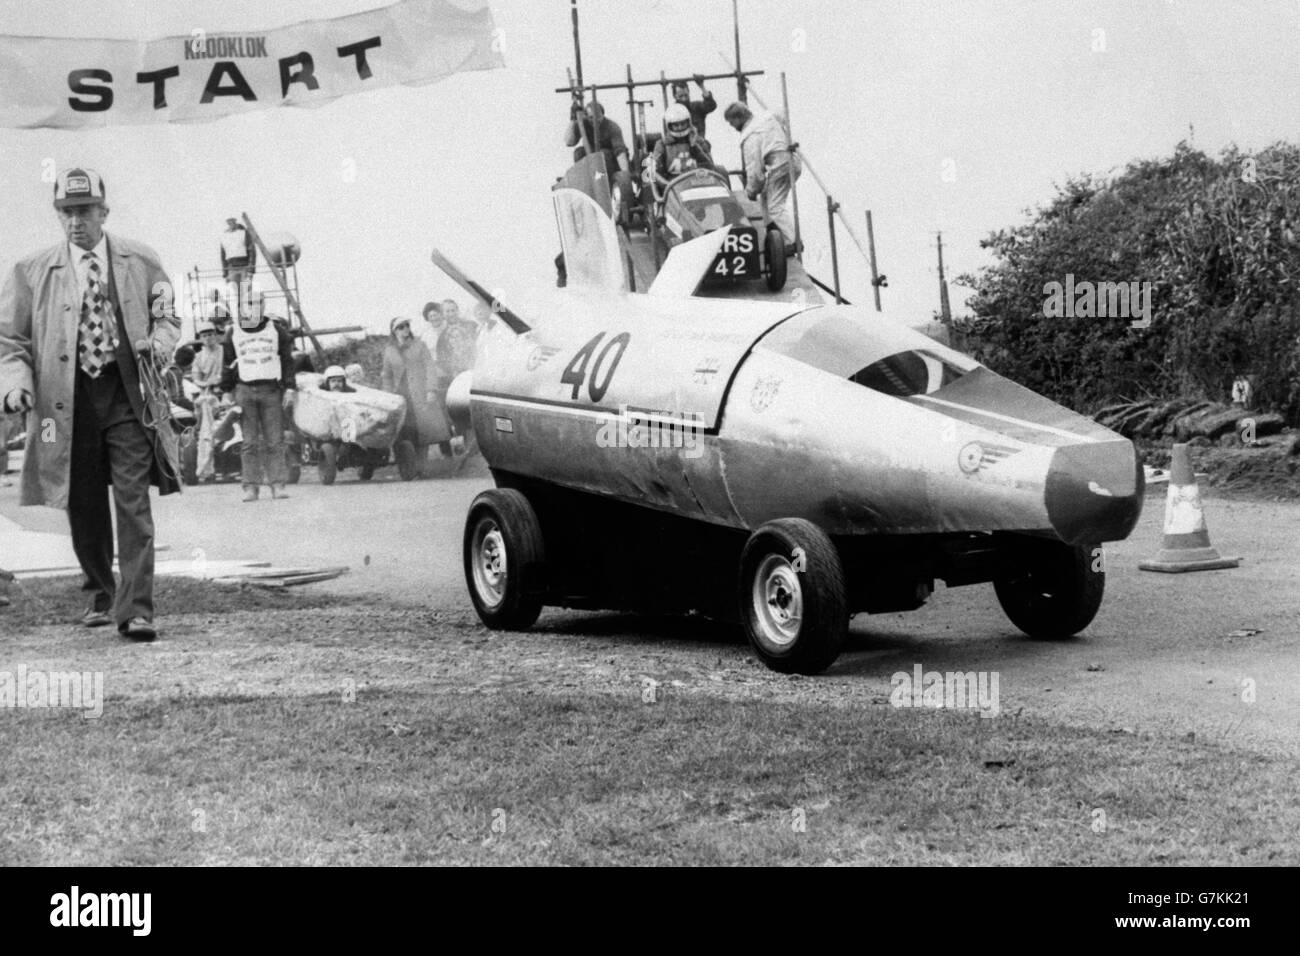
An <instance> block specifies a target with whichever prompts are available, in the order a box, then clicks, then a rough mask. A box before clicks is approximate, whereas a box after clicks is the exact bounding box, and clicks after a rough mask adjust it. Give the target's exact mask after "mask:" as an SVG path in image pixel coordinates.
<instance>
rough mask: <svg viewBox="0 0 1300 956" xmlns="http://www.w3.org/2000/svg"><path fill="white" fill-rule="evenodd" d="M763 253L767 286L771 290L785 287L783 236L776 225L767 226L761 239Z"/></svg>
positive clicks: (778, 290)
mask: <svg viewBox="0 0 1300 956" xmlns="http://www.w3.org/2000/svg"><path fill="white" fill-rule="evenodd" d="M763 255H764V256H765V257H766V259H767V287H768V289H770V290H771V291H773V292H780V291H781V290H782V289H784V288H785V277H786V263H785V236H783V235H781V230H780V229H778V228H777V227H776V226H769V227H768V230H767V238H766V239H764V240H763Z"/></svg>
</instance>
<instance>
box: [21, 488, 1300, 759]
mask: <svg viewBox="0 0 1300 956" xmlns="http://www.w3.org/2000/svg"><path fill="white" fill-rule="evenodd" d="M303 480H304V483H303V484H300V485H296V486H291V487H290V494H291V497H290V498H289V499H287V500H281V501H273V500H270V499H269V498H263V499H262V500H260V501H258V502H256V503H251V504H244V503H242V502H241V500H240V497H241V495H240V489H239V487H238V486H237V485H232V484H225V485H209V486H201V487H198V488H192V489H189V490H187V492H186V493H185V494H184V495H182V496H171V497H168V498H165V499H156V512H155V513H156V518H157V524H158V537H159V541H160V542H162V543H166V544H168V545H170V556H171V557H172V558H176V557H187V556H188V557H192V558H203V559H207V560H217V559H225V558H255V559H260V560H267V561H272V562H275V563H277V564H293V565H297V564H344V565H347V566H349V568H350V571H349V573H348V574H346V575H344V576H343V577H341V578H339V579H337V580H335V581H331V582H328V583H326V584H321V585H312V587H326V588H331V589H335V590H337V591H339V592H343V593H350V594H364V595H371V596H380V597H382V598H386V599H389V600H391V601H393V602H394V603H400V604H410V605H418V606H423V607H428V608H431V609H437V610H439V611H450V612H453V613H455V614H456V616H457V617H458V618H459V619H462V620H464V621H466V622H467V623H466V625H464V626H472V623H469V622H470V621H471V619H472V616H473V615H472V610H471V606H470V602H469V599H468V597H467V596H466V593H465V585H464V580H463V576H462V571H461V557H460V548H461V533H462V529H463V521H464V515H465V512H466V509H467V507H468V505H469V503H470V501H471V500H472V499H473V497H474V495H475V494H476V493H478V492H479V491H480V490H482V489H483V488H485V487H488V486H489V484H490V479H489V478H488V477H487V476H486V474H485V472H483V471H482V470H481V469H479V470H478V471H477V473H476V474H473V475H472V476H459V477H451V476H448V477H442V478H435V479H429V480H418V481H414V482H410V483H406V482H402V481H400V480H398V479H397V477H396V475H395V473H394V472H393V469H385V470H381V471H380V472H379V473H378V474H377V475H376V477H375V478H374V480H372V481H370V482H361V481H360V480H359V479H358V478H357V477H356V473H355V472H345V473H343V474H342V475H341V476H340V479H339V481H338V482H337V483H336V484H334V485H333V486H331V487H322V486H320V485H318V484H316V483H315V472H314V470H313V469H307V470H306V471H305V472H304V478H303ZM1203 492H1204V489H1203ZM1205 503H1206V513H1207V518H1208V521H1209V526H1210V532H1211V537H1212V539H1213V542H1214V544H1215V545H1216V546H1217V547H1218V548H1219V549H1220V551H1221V552H1223V553H1224V554H1234V555H1238V554H1239V555H1241V556H1242V557H1243V558H1244V561H1243V563H1242V566H1241V567H1240V568H1237V569H1234V570H1226V571H1211V572H1201V573H1193V574H1178V575H1168V574H1154V573H1151V572H1144V571H1139V570H1138V568H1137V565H1138V562H1139V561H1140V560H1141V559H1143V558H1145V557H1149V556H1150V555H1152V554H1154V553H1155V551H1156V550H1157V548H1158V547H1159V543H1160V537H1161V530H1162V529H1161V521H1162V519H1163V510H1164V509H1163V500H1162V496H1160V495H1158V494H1155V493H1152V494H1151V496H1150V497H1149V498H1148V502H1147V506H1146V508H1145V510H1144V513H1143V516H1142V520H1141V523H1140V524H1139V526H1138V528H1137V530H1136V531H1135V532H1134V534H1133V535H1132V536H1131V537H1130V538H1129V540H1127V541H1123V542H1119V543H1118V544H1112V545H1108V546H1107V548H1106V554H1105V560H1106V567H1107V572H1108V576H1107V577H1108V579H1107V595H1106V600H1105V602H1104V604H1103V606H1102V609H1101V612H1100V614H1099V615H1098V617H1097V619H1096V620H1095V621H1094V622H1093V624H1092V626H1091V627H1090V628H1089V629H1088V630H1087V631H1086V632H1085V634H1084V635H1083V636H1082V637H1081V638H1078V639H1076V640H1073V641H1068V642H1063V643H1043V642H1035V641H1030V640H1028V639H1026V638H1024V637H1023V636H1021V635H1020V634H1019V633H1018V632H1017V631H1016V630H1015V628H1013V627H1012V626H1011V625H1010V624H1009V623H1008V622H1007V620H1006V618H1005V617H1004V616H1003V614H1002V612H1001V609H1000V608H999V607H998V604H997V600H996V598H995V597H994V594H993V589H992V587H991V586H988V585H977V586H973V587H968V588H957V589H953V590H950V591H949V590H944V589H942V588H940V590H938V591H937V592H936V593H935V595H934V596H933V597H932V599H931V601H930V603H929V604H928V605H927V606H926V607H924V608H922V609H921V610H919V611H915V612H912V613H909V614H885V615H876V616H867V615H860V616H859V617H857V618H856V619H855V620H854V622H853V633H852V636H851V638H850V643H849V646H848V649H847V650H846V652H845V654H844V655H843V656H842V657H841V658H840V660H839V661H838V662H837V663H836V665H835V666H834V667H833V668H832V669H831V670H830V671H829V672H828V673H827V674H826V675H824V676H822V677H819V678H815V679H809V680H803V681H798V682H795V683H793V684H791V685H790V686H789V688H788V690H789V692H790V693H794V694H799V695H804V696H809V697H816V698H819V699H820V698H825V699H836V700H842V701H846V702H847V701H852V700H855V699H864V698H868V697H877V698H878V697H880V696H881V695H886V696H887V695H888V694H889V692H890V679H891V676H892V675H893V674H895V673H898V672H907V673H910V672H911V671H912V670H913V668H914V666H915V665H918V664H919V665H921V666H922V667H923V669H924V670H927V671H929V670H939V671H943V672H947V671H987V672H992V673H997V674H998V675H999V680H1000V696H1001V701H1000V707H1001V711H1002V713H1003V714H1011V715H1014V714H1016V713H1018V712H1019V713H1025V714H1039V715H1043V716H1049V717H1051V718H1052V719H1054V720H1057V721H1060V722H1063V723H1067V724H1076V725H1081V726H1094V727H1103V728H1107V729H1111V730H1113V731H1115V732H1116V733H1129V732H1133V733H1143V732H1151V733H1160V734H1178V735H1185V734H1195V735H1196V737H1197V739H1202V740H1213V741H1218V742H1221V743H1224V744H1226V745H1228V746H1232V747H1244V748H1247V749H1255V750H1263V751H1270V752H1285V753H1291V754H1295V753H1300V505H1297V504H1287V503H1273V502H1263V501H1258V502H1256V501H1228V500H1220V499H1216V498H1214V497H1211V496H1209V495H1206V496H1205ZM0 514H3V515H5V516H7V517H10V518H12V519H14V520H16V521H18V522H19V523H20V524H22V525H23V526H24V527H25V528H28V529H30V530H41V531H64V530H65V529H66V525H65V523H64V518H63V516H62V514H61V513H59V512H53V511H49V510H47V509H31V508H26V509H18V508H17V507H15V489H14V488H5V489H0ZM166 614H167V609H166V608H160V624H162V626H163V628H164V633H165V628H166ZM711 627H712V626H711V625H708V624H701V623H700V622H698V621H687V620H678V619H669V620H653V621H652V620H647V619H644V618H638V617H635V616H630V615H617V614H591V613H579V612H564V611H553V610H552V611H547V612H545V613H544V615H543V618H542V620H541V621H540V622H539V625H538V628H537V629H536V630H535V631H534V632H533V633H532V634H529V635H522V634H521V635H505V636H503V638H504V642H501V641H497V640H494V641H493V642H492V645H493V647H494V648H496V647H501V648H502V651H501V653H502V654H504V655H509V654H512V653H513V651H512V649H517V652H518V654H519V656H520V660H519V661H516V660H514V659H513V658H507V657H502V658H499V659H498V666H500V667H502V668H504V667H507V666H509V667H510V669H511V670H514V669H515V667H516V666H520V665H522V664H528V663H529V661H530V660H538V661H541V660H543V659H545V662H546V667H547V668H550V669H554V668H561V669H563V668H565V667H566V666H567V667H568V669H569V670H570V672H571V673H578V672H579V670H580V669H584V668H585V669H590V668H597V667H599V666H604V665H605V664H609V663H611V662H613V666H617V667H619V668H623V669H633V672H636V669H637V668H639V669H641V670H645V671H647V672H660V673H675V672H679V671H680V672H681V673H698V674H700V675H714V674H717V673H724V677H725V672H727V671H728V670H730V671H731V672H733V673H734V672H739V671H741V670H742V669H743V670H748V671H749V673H752V670H749V668H750V663H749V661H748V658H749V651H748V649H747V648H746V647H745V646H744V645H743V644H740V643H737V642H736V641H735V640H734V639H733V638H732V637H731V636H730V635H727V634H723V633H721V632H717V631H711V630H710V628H711ZM1242 629H1258V630H1259V633H1257V634H1254V635H1251V636H1231V635H1232V632H1234V631H1239V630H1242ZM593 642H594V643H593ZM525 658H527V659H525ZM588 658H591V660H588ZM478 666H479V667H480V668H482V667H484V666H486V667H489V668H490V667H491V666H492V661H491V659H490V658H488V657H484V658H483V659H481V660H480V661H479V664H478ZM523 670H525V671H526V670H527V668H526V667H524V668H523ZM586 672H590V671H584V673H586ZM521 677H522V678H523V679H527V677H526V674H525V675H521ZM711 679H714V680H720V678H716V677H711ZM783 693H784V691H783Z"/></svg>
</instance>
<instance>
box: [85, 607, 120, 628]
mask: <svg viewBox="0 0 1300 956" xmlns="http://www.w3.org/2000/svg"><path fill="white" fill-rule="evenodd" d="M112 623H113V619H112V618H111V617H109V616H108V612H107V611H96V610H95V609H94V608H93V607H92V608H91V609H90V610H88V611H87V612H86V613H85V614H83V615H81V626H82V627H105V626H107V625H109V624H112Z"/></svg>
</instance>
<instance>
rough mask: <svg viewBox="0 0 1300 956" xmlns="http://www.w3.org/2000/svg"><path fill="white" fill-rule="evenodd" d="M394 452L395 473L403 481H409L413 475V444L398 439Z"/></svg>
mask: <svg viewBox="0 0 1300 956" xmlns="http://www.w3.org/2000/svg"><path fill="white" fill-rule="evenodd" d="M396 452H397V473H398V474H399V475H401V476H402V480H403V481H410V480H411V479H412V478H414V477H415V446H414V445H412V444H411V443H410V442H409V441H399V442H398V443H397V448H396Z"/></svg>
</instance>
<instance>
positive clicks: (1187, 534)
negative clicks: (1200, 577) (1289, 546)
mask: <svg viewBox="0 0 1300 956" xmlns="http://www.w3.org/2000/svg"><path fill="white" fill-rule="evenodd" d="M1239 564H1241V558H1225V557H1223V556H1222V555H1220V554H1219V552H1218V551H1216V550H1215V549H1214V547H1213V546H1212V545H1211V544H1210V532H1209V531H1208V530H1206V527H1205V512H1203V511H1202V510H1201V492H1200V489H1199V488H1197V487H1196V474H1195V472H1193V471H1192V456H1191V454H1190V453H1189V452H1188V446H1187V445H1185V444H1178V445H1174V455H1173V462H1172V463H1171V464H1170V466H1169V496H1168V497H1167V498H1166V499H1165V539H1164V542H1163V543H1162V544H1161V546H1160V551H1159V553H1157V554H1156V556H1155V557H1154V558H1149V559H1148V560H1146V561H1142V562H1140V563H1139V564H1138V567H1139V568H1141V569H1142V570H1143V571H1212V570H1214V569H1215V568H1235V567H1237V566H1238V565H1239Z"/></svg>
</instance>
